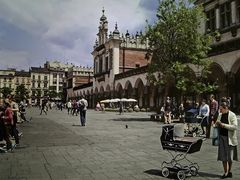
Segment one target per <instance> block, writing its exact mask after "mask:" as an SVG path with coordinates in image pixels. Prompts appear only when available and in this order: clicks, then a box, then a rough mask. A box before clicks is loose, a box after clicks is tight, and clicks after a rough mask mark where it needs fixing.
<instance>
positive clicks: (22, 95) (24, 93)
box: [15, 84, 29, 101]
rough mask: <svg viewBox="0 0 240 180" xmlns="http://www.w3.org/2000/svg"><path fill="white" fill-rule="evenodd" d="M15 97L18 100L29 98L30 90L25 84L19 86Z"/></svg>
mask: <svg viewBox="0 0 240 180" xmlns="http://www.w3.org/2000/svg"><path fill="white" fill-rule="evenodd" d="M15 98H16V99H17V100H18V101H23V100H26V99H28V98H29V91H28V90H27V89H26V88H25V86H24V84H21V85H19V86H17V88H16V90H15Z"/></svg>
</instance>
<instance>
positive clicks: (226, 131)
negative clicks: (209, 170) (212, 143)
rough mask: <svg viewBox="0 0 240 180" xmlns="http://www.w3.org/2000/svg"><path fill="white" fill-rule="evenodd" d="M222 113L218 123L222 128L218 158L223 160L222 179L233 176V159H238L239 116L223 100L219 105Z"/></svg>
mask: <svg viewBox="0 0 240 180" xmlns="http://www.w3.org/2000/svg"><path fill="white" fill-rule="evenodd" d="M219 111H220V114H219V116H218V120H217V122H216V125H217V126H218V127H219V128H220V133H219V146H218V160H219V161H222V164H223V169H224V174H223V175H222V176H221V178H222V179H225V178H231V177H232V172H231V168H232V161H233V160H235V161H237V160H238V157H237V144H238V141H237V126H238V125H237V123H238V122H237V117H236V115H235V114H234V113H233V112H232V111H230V110H229V109H228V104H227V103H226V102H221V105H220V107H219Z"/></svg>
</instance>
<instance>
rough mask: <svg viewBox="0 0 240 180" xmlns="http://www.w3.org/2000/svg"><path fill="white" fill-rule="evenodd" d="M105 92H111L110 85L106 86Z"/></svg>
mask: <svg viewBox="0 0 240 180" xmlns="http://www.w3.org/2000/svg"><path fill="white" fill-rule="evenodd" d="M106 91H107V92H110V91H111V88H110V85H109V84H108V85H107V87H106Z"/></svg>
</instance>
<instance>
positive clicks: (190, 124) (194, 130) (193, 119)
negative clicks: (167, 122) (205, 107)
mask: <svg viewBox="0 0 240 180" xmlns="http://www.w3.org/2000/svg"><path fill="white" fill-rule="evenodd" d="M205 118H206V117H203V116H198V110H197V109H190V110H189V111H187V112H186V114H185V123H186V129H185V135H186V136H192V137H196V136H199V135H200V134H202V129H201V124H202V123H203V122H204V121H205Z"/></svg>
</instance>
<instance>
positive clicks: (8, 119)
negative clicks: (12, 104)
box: [0, 99, 14, 151]
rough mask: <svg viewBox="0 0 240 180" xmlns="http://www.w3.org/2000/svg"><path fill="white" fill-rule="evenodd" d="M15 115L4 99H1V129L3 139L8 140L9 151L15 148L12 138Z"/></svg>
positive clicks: (7, 147)
mask: <svg viewBox="0 0 240 180" xmlns="http://www.w3.org/2000/svg"><path fill="white" fill-rule="evenodd" d="M12 124H13V117H12V111H11V108H9V105H8V107H7V106H6V104H4V102H3V99H0V130H1V133H2V136H3V139H4V140H5V141H6V149H7V151H9V150H13V148H14V146H12V141H11V140H10V131H11V129H12V127H11V126H12Z"/></svg>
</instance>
